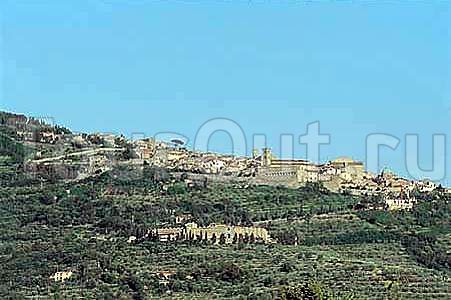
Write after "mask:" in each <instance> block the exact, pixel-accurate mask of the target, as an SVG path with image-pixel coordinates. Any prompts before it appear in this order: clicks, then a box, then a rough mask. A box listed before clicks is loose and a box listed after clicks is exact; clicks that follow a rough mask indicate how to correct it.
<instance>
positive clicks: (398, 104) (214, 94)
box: [0, 0, 451, 183]
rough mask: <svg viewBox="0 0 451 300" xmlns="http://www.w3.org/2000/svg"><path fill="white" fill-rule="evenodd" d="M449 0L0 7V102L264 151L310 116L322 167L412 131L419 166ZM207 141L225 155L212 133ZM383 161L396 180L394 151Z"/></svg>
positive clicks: (445, 125) (34, 2) (426, 145)
mask: <svg viewBox="0 0 451 300" xmlns="http://www.w3.org/2000/svg"><path fill="white" fill-rule="evenodd" d="M450 3H451V1H434V0H429V1H413V0H411V1H409V0H405V1H401V0H398V1H395V0H392V1H384V0H380V1H379V0H378V1H370V0H363V1H358V0H355V1H346V0H342V1H315V0H312V1H294V0H293V1H274V0H272V1H271V0H269V1H239V0H237V1H219V0H216V1H213V0H210V1H207V0H205V1H201V0H198V1H188V0H186V1H151V0H127V1H119V0H92V1H88V0H85V1H79V0H77V1H75V0H73V1H69V0H65V1H57V0H54V1H45V0H2V1H1V2H0V27H1V35H0V43H1V44H0V75H1V83H0V105H1V109H6V110H10V111H15V112H21V113H26V114H29V115H32V116H37V117H40V116H51V117H53V118H55V120H56V122H58V123H61V124H63V125H66V126H68V127H70V128H71V129H73V130H78V131H87V132H93V131H102V132H115V133H124V134H125V135H128V136H129V135H130V134H131V133H132V132H145V133H146V134H147V135H149V136H152V135H153V134H155V133H157V132H160V131H175V132H179V133H181V134H184V135H186V136H188V137H190V138H191V139H192V138H193V137H194V135H195V133H196V132H197V130H198V128H199V127H200V126H201V125H202V123H204V122H205V121H207V120H208V119H211V118H215V117H225V118H230V119H233V120H234V121H236V122H237V123H239V124H240V125H241V126H242V128H243V130H244V131H245V133H246V135H247V136H248V138H249V142H250V141H251V136H252V134H256V133H263V134H266V135H267V138H268V145H269V146H271V147H272V148H274V150H275V152H276V153H277V150H278V147H279V139H280V138H279V136H280V134H284V133H291V134H294V135H295V136H298V135H300V134H303V133H304V132H305V130H306V129H305V128H306V125H307V124H308V123H310V122H313V121H317V120H319V121H320V122H321V130H322V131H323V132H324V133H329V134H331V138H332V140H331V144H330V145H327V146H324V147H323V148H322V150H323V151H322V156H321V158H322V159H323V160H327V159H330V158H334V157H337V156H342V155H348V156H352V157H354V158H356V159H360V160H365V137H366V135H367V134H370V133H374V132H378V133H389V134H392V135H394V136H397V137H399V138H402V139H404V135H405V134H407V133H417V134H419V135H420V142H421V152H420V154H421V163H422V166H423V167H424V168H427V167H428V166H430V165H431V163H432V159H431V153H432V134H435V133H444V134H447V135H449V134H450V133H451V129H450V125H451V122H450V121H451V119H450V117H451V78H450V68H451V58H450V51H451V38H450V35H449V30H450V28H451V4H450ZM211 142H212V149H213V150H216V151H222V152H227V151H230V146H229V145H228V140H227V136H226V135H225V134H223V133H218V134H216V135H215V137H214V138H213V139H212V141H211ZM448 148H449V151H448V152H447V154H448V156H449V154H450V151H451V136H449V137H448ZM249 151H250V150H249ZM296 156H297V157H300V158H302V157H304V156H305V149H304V148H303V147H302V146H301V145H297V146H296ZM382 164H384V165H388V166H390V167H391V168H392V169H394V170H396V171H397V172H399V173H401V174H406V170H405V163H404V143H401V145H400V146H399V148H398V149H397V150H396V151H390V150H388V149H387V150H384V151H383V156H382ZM447 171H448V174H447V178H446V180H444V181H443V182H445V183H451V167H450V166H449V164H448V166H447Z"/></svg>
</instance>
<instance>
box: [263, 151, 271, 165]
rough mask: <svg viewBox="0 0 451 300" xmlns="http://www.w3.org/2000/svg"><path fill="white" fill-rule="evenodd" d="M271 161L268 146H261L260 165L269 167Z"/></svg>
mask: <svg viewBox="0 0 451 300" xmlns="http://www.w3.org/2000/svg"><path fill="white" fill-rule="evenodd" d="M271 161H272V153H271V149H270V148H263V155H262V166H264V167H269V166H271Z"/></svg>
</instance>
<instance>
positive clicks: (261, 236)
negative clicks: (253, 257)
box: [185, 223, 272, 244]
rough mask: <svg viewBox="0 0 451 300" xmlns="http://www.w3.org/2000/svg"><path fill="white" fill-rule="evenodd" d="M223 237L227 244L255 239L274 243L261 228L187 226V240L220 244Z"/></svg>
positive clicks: (215, 225)
mask: <svg viewBox="0 0 451 300" xmlns="http://www.w3.org/2000/svg"><path fill="white" fill-rule="evenodd" d="M221 236H222V238H223V239H224V243H226V244H231V243H233V241H234V240H235V239H236V240H242V239H244V238H249V239H250V238H253V239H255V240H256V241H257V240H259V241H262V242H265V243H270V242H272V240H271V238H270V236H269V234H268V231H267V230H266V229H265V228H261V227H243V226H228V225H224V224H210V225H209V226H207V227H199V226H198V225H197V224H196V223H188V224H186V225H185V238H186V239H193V240H199V239H202V240H209V241H212V240H214V239H216V242H217V243H218V242H219V241H220V239H221Z"/></svg>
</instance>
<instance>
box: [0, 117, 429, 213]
mask: <svg viewBox="0 0 451 300" xmlns="http://www.w3.org/2000/svg"><path fill="white" fill-rule="evenodd" d="M0 122H1V124H2V125H6V126H10V127H14V128H15V129H16V136H17V139H19V140H21V141H24V142H26V143H34V144H35V146H36V147H35V148H36V149H37V150H36V152H35V153H34V157H33V158H32V159H31V160H29V167H30V170H38V171H41V172H42V171H44V172H47V173H49V174H53V173H56V174H59V175H61V176H60V177H62V178H66V177H69V178H70V179H77V178H84V177H87V176H92V175H97V174H101V173H103V172H105V171H108V170H110V169H111V168H112V167H114V166H115V165H117V164H134V165H138V166H139V165H141V166H142V165H144V164H147V165H153V166H157V167H161V168H165V169H167V170H168V171H170V172H174V173H176V172H178V173H181V172H183V173H189V174H197V175H198V174H203V175H215V176H217V177H221V176H222V177H224V178H239V179H240V180H245V181H247V182H248V183H249V184H268V185H286V186H292V187H298V186H302V185H305V184H306V183H309V182H320V183H322V184H323V185H324V186H325V187H327V188H328V189H330V190H333V191H339V192H343V191H347V192H350V193H352V194H357V195H376V194H377V195H381V196H382V197H383V198H384V199H386V202H387V205H388V207H389V208H393V209H397V208H410V207H412V205H413V203H415V197H414V194H415V193H414V191H420V192H428V191H432V190H434V189H436V188H437V186H436V185H435V184H434V183H432V182H428V181H412V180H407V179H403V178H400V177H398V176H396V175H394V174H393V173H390V172H383V173H382V174H379V175H375V174H371V173H369V172H367V171H366V170H365V167H364V164H363V163H362V162H359V161H355V160H353V159H351V158H346V157H342V158H338V159H336V160H333V161H330V162H327V163H324V164H314V163H312V162H309V161H307V160H302V159H291V160H282V159H277V158H276V157H275V156H274V155H273V154H272V152H271V150H270V149H268V148H265V149H263V151H262V152H261V153H259V151H254V154H253V156H252V157H236V156H231V155H222V154H216V153H208V152H196V151H191V150H188V149H186V148H184V147H183V144H178V145H175V144H173V143H166V142H160V141H156V140H155V139H152V138H147V139H140V140H128V139H126V138H125V137H124V136H117V135H114V134H100V133H96V134H74V133H71V132H70V131H68V130H67V129H65V128H62V127H58V126H50V125H46V124H43V123H42V122H40V121H38V120H35V119H32V118H27V117H25V116H22V115H14V114H9V113H2V114H1V115H0Z"/></svg>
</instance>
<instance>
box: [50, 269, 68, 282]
mask: <svg viewBox="0 0 451 300" xmlns="http://www.w3.org/2000/svg"><path fill="white" fill-rule="evenodd" d="M73 274H74V273H73V272H72V271H68V272H56V273H55V274H53V275H52V276H50V279H53V280H54V281H56V282H64V281H66V280H67V279H69V278H71V277H72V275H73Z"/></svg>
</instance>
